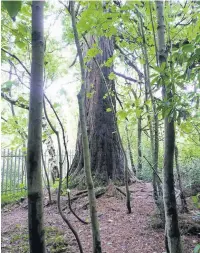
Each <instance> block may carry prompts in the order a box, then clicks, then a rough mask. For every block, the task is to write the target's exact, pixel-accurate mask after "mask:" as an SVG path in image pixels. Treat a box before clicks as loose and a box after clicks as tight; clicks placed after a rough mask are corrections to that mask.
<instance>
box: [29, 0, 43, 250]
mask: <svg viewBox="0 0 200 253" xmlns="http://www.w3.org/2000/svg"><path fill="white" fill-rule="evenodd" d="M43 7H44V2H43V1H33V2H32V65H31V86H30V103H29V108H30V110H29V127H28V154H27V182H28V223H29V244H30V253H38V252H41V253H45V252H46V248H45V238H44V226H43V196H42V177H41V171H42V170H41V144H42V107H43V70H44V37H43V36H44V35H43V22H44V21H43V20H44V19H43Z"/></svg>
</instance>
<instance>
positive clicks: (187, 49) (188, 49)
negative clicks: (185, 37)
mask: <svg viewBox="0 0 200 253" xmlns="http://www.w3.org/2000/svg"><path fill="white" fill-rule="evenodd" d="M182 50H183V52H186V53H190V52H193V51H194V46H193V45H191V44H187V45H184V46H182Z"/></svg>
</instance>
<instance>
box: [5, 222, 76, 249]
mask: <svg viewBox="0 0 200 253" xmlns="http://www.w3.org/2000/svg"><path fill="white" fill-rule="evenodd" d="M5 236H6V238H7V239H6V246H4V247H3V248H4V249H5V250H6V251H3V252H6V253H11V252H13V253H14V252H20V253H29V240H28V230H27V229H24V228H22V226H21V225H20V224H17V225H16V226H15V228H14V230H13V231H12V232H9V241H8V235H2V241H3V244H4V237H5ZM45 241H46V247H47V249H48V252H51V253H62V252H63V253H64V252H65V253H67V252H69V253H70V252H71V250H70V247H69V246H68V243H67V241H66V239H65V236H64V232H63V231H61V230H59V229H58V228H57V227H45Z"/></svg>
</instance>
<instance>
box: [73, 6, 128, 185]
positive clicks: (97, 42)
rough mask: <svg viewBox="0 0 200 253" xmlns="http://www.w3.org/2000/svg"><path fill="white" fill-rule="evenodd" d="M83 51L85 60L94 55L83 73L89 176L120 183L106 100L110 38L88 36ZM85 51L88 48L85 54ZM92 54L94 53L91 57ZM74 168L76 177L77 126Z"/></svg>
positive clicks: (112, 119)
mask: <svg viewBox="0 0 200 253" xmlns="http://www.w3.org/2000/svg"><path fill="white" fill-rule="evenodd" d="M95 5H96V8H97V9H98V10H99V11H102V12H103V9H102V4H101V3H100V2H97V3H96V4H95ZM89 8H90V6H89ZM90 11H91V10H90ZM84 47H85V50H84V51H85V52H86V53H85V56H86V57H88V56H89V55H92V54H93V52H94V54H93V57H90V60H88V63H87V69H86V73H85V80H86V93H87V97H86V101H85V109H86V117H87V133H88V140H89V146H90V150H91V168H92V175H93V176H95V178H96V180H98V182H101V183H104V184H107V183H108V182H109V179H111V180H114V181H117V180H118V181H123V179H124V173H123V153H122V150H121V148H120V144H119V141H118V137H117V131H116V124H115V117H114V116H113V113H114V112H112V110H111V104H110V98H109V96H108V89H109V91H110V93H111V94H112V95H113V94H114V92H115V83H114V80H110V79H111V78H109V76H110V75H111V73H112V72H113V64H112V62H113V60H112V57H113V52H114V41H113V38H108V37H106V36H99V37H96V36H92V35H90V37H89V38H87V43H86V45H84ZM88 47H89V48H90V49H89V50H88ZM95 52H97V53H96V54H95ZM108 60H110V63H108ZM106 62H107V64H106ZM106 86H108V87H106ZM112 103H113V105H114V107H115V98H114V96H112ZM77 167H78V169H77V171H76V172H77V173H80V170H81V169H82V168H83V156H82V141H81V133H80V126H79V130H78V135H77V145H76V154H75V158H74V161H73V163H72V171H73V170H75V169H76V168H77Z"/></svg>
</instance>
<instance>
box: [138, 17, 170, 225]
mask: <svg viewBox="0 0 200 253" xmlns="http://www.w3.org/2000/svg"><path fill="white" fill-rule="evenodd" d="M140 31H141V36H142V38H143V47H142V51H143V55H144V58H145V64H144V77H145V100H147V99H148V94H149V96H150V100H151V104H152V111H153V119H151V117H150V115H149V114H148V116H147V117H148V122H149V126H150V140H151V149H152V163H153V193H154V201H155V204H156V206H157V208H158V210H159V212H160V217H161V219H162V220H163V221H164V220H165V215H164V205H163V193H162V187H161V183H160V180H159V178H158V176H157V175H158V153H159V131H158V112H157V108H156V103H155V99H154V96H153V93H152V89H151V84H150V69H149V59H148V53H147V47H146V37H145V33H144V24H143V21H142V18H141V16H140ZM155 43H156V42H155ZM156 48H157V47H156ZM156 59H157V52H156ZM146 110H147V112H148V113H149V107H148V105H146Z"/></svg>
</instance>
